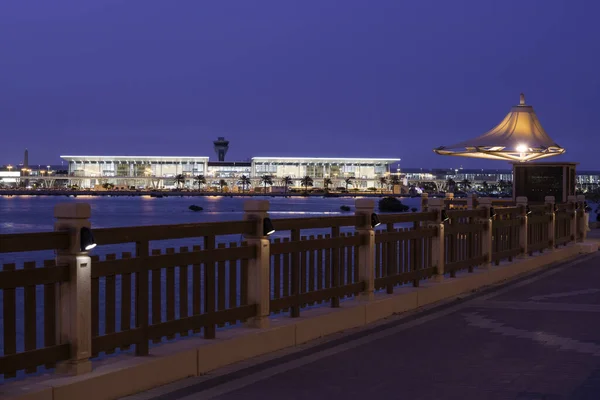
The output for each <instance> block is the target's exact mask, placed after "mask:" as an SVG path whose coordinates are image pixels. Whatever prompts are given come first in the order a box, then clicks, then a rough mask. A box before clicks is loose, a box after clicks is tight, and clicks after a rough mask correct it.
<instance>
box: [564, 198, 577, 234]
mask: <svg viewBox="0 0 600 400" xmlns="http://www.w3.org/2000/svg"><path fill="white" fill-rule="evenodd" d="M567 201H568V202H569V205H570V207H571V210H570V211H571V215H570V218H569V221H570V225H571V238H570V239H571V240H572V241H577V207H578V204H577V196H568V197H567Z"/></svg>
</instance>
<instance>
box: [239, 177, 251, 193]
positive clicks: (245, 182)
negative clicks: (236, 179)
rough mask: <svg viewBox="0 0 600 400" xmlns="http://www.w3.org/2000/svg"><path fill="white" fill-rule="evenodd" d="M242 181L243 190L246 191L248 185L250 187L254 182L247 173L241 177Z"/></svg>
mask: <svg viewBox="0 0 600 400" xmlns="http://www.w3.org/2000/svg"><path fill="white" fill-rule="evenodd" d="M240 183H241V184H242V192H245V191H246V187H249V186H250V185H251V184H252V181H251V180H250V178H248V177H247V176H246V175H242V176H241V177H240Z"/></svg>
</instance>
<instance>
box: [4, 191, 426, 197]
mask: <svg viewBox="0 0 600 400" xmlns="http://www.w3.org/2000/svg"><path fill="white" fill-rule="evenodd" d="M10 196H66V197H71V196H73V197H75V196H100V197H101V196H104V197H106V196H110V197H140V196H150V197H156V198H161V197H325V198H327V197H331V198H338V197H350V198H353V197H398V198H411V197H420V196H409V195H405V194H404V195H400V194H389V193H384V194H381V193H333V194H329V195H326V194H325V193H309V194H304V193H217V192H191V191H190V192H156V191H125V190H106V191H85V190H0V197H10Z"/></svg>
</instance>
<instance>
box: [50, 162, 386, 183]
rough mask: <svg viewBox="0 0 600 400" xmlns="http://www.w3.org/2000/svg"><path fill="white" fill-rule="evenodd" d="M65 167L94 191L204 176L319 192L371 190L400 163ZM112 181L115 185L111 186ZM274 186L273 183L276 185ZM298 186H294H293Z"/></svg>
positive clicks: (90, 164)
mask: <svg viewBox="0 0 600 400" xmlns="http://www.w3.org/2000/svg"><path fill="white" fill-rule="evenodd" d="M61 158H62V159H63V160H65V161H67V163H68V166H69V167H68V175H69V176H70V177H73V178H74V179H73V180H74V181H75V180H77V182H78V183H77V184H79V185H80V186H81V187H94V186H97V185H99V184H101V183H102V182H110V183H115V184H116V181H117V180H120V181H124V180H129V183H131V185H127V186H148V185H149V183H150V182H152V180H156V181H157V182H155V183H154V184H155V185H157V187H171V186H174V185H175V179H174V178H175V177H176V176H177V175H184V176H185V177H186V179H188V180H189V182H188V181H186V184H187V185H193V181H194V178H193V177H194V176H197V175H204V177H205V179H206V180H207V184H218V181H219V180H220V179H225V180H230V181H232V182H231V183H233V184H235V183H236V182H235V181H236V180H237V179H238V178H240V177H241V176H242V175H246V176H248V177H249V178H251V179H254V180H259V179H260V177H261V176H263V175H271V176H272V177H273V179H274V181H277V180H280V179H281V178H283V177H285V176H289V177H291V178H292V179H293V180H295V181H299V180H300V179H301V178H302V177H304V176H307V175H308V176H310V177H311V178H313V180H314V186H316V187H322V186H323V179H324V178H330V179H331V180H332V181H335V182H334V183H333V184H334V185H336V184H337V185H342V182H343V180H345V179H346V178H352V179H353V180H354V183H353V184H352V187H354V188H366V187H375V186H377V185H378V179H379V177H381V176H384V175H386V174H388V173H389V172H390V165H391V164H392V163H395V162H397V161H398V159H382V158H308V157H254V158H252V160H251V161H235V162H221V161H216V162H209V160H208V157H158V156H157V157H147V156H61ZM113 181H114V182H113ZM274 183H275V182H274ZM296 183H297V182H295V184H296Z"/></svg>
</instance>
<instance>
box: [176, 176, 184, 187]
mask: <svg viewBox="0 0 600 400" xmlns="http://www.w3.org/2000/svg"><path fill="white" fill-rule="evenodd" d="M175 184H176V185H177V187H180V186H183V185H185V176H184V175H183V174H178V175H176V176H175Z"/></svg>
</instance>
